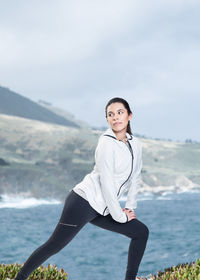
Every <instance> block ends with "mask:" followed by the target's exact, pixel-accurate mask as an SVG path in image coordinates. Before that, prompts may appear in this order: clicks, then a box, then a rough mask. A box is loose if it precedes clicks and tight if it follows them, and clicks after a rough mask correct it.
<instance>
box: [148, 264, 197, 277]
mask: <svg viewBox="0 0 200 280" xmlns="http://www.w3.org/2000/svg"><path fill="white" fill-rule="evenodd" d="M158 279H159V280H200V259H197V261H196V262H191V263H184V264H178V265H177V266H172V267H169V268H166V269H165V270H164V272H162V271H159V272H158V275H157V276H156V275H154V276H153V277H152V280H158Z"/></svg>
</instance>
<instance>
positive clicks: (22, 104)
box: [0, 87, 80, 128]
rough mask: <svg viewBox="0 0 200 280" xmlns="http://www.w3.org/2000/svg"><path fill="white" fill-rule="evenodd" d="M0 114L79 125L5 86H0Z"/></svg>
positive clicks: (65, 124)
mask: <svg viewBox="0 0 200 280" xmlns="http://www.w3.org/2000/svg"><path fill="white" fill-rule="evenodd" d="M0 114H6V115H11V116H18V117H22V118H27V119H32V120H39V121H42V122H47V123H54V124H59V125H64V126H71V127H77V128H79V127H80V125H78V124H77V123H76V122H74V121H71V120H68V119H67V118H66V117H63V116H61V115H58V114H56V113H55V112H52V111H51V110H48V109H47V108H44V107H43V106H40V105H39V104H38V103H36V102H34V101H31V100H30V99H28V98H26V97H24V96H22V95H20V94H18V93H15V92H13V91H11V90H10V89H8V88H5V87H0Z"/></svg>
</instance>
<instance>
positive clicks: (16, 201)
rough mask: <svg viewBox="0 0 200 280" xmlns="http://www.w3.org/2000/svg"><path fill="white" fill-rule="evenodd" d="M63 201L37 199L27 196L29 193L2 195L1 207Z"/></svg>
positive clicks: (20, 206) (31, 205) (24, 206)
mask: <svg viewBox="0 0 200 280" xmlns="http://www.w3.org/2000/svg"><path fill="white" fill-rule="evenodd" d="M60 203H61V201H59V200H56V199H37V198H34V197H27V195H10V194H9V195H8V194H2V195H0V208H18V209H24V208H30V207H36V206H39V205H48V204H60Z"/></svg>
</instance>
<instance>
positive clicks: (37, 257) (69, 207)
mask: <svg viewBox="0 0 200 280" xmlns="http://www.w3.org/2000/svg"><path fill="white" fill-rule="evenodd" d="M97 215H98V213H97V212H96V211H95V210H94V209H93V208H92V207H91V206H90V204H89V203H88V201H87V200H85V199H84V198H82V197H81V196H80V195H78V194H77V193H75V192H74V191H73V190H72V191H71V192H70V193H69V195H68V196H67V198H66V200H65V205H64V208H63V211H62V214H61V217H60V220H59V222H58V224H57V226H56V228H55V230H54V232H53V233H52V235H51V236H50V238H49V239H48V240H47V241H46V242H45V243H44V244H43V245H42V246H40V247H39V248H37V249H36V250H35V251H34V252H33V253H32V254H31V256H30V257H29V258H28V259H27V261H26V262H25V263H24V265H23V267H22V268H21V270H20V272H19V273H18V275H17V277H16V278H15V279H16V280H25V279H27V278H28V276H29V275H30V273H31V272H32V271H33V270H35V269H36V268H37V267H38V266H40V265H41V264H42V263H43V262H44V261H45V260H47V259H48V258H49V257H50V256H52V255H54V254H56V253H57V252H58V251H60V250H61V249H62V248H63V247H65V246H66V245H67V244H68V243H69V242H70V241H71V240H72V239H73V237H74V236H75V235H76V234H77V233H78V232H79V231H80V229H81V228H82V227H83V226H84V225H85V224H86V223H87V222H89V221H91V220H92V219H94V218H95V217H96V216H97Z"/></svg>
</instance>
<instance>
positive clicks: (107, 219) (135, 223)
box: [90, 214, 149, 280]
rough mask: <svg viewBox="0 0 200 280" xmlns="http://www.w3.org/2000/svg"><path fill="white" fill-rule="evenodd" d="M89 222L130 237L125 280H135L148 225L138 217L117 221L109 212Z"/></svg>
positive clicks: (144, 246)
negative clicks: (122, 221) (123, 221)
mask: <svg viewBox="0 0 200 280" xmlns="http://www.w3.org/2000/svg"><path fill="white" fill-rule="evenodd" d="M90 223H91V224H94V225H96V226H98V227H101V228H104V229H107V230H110V231H113V232H118V233H120V234H123V235H125V236H127V237H129V238H131V241H130V245H129V251H128V262H127V268H126V276H125V280H135V278H136V275H137V272H138V269H139V265H140V262H141V260H142V257H143V254H144V251H145V248H146V243H147V240H148V236H149V230H148V227H147V226H146V225H145V224H143V223H142V222H140V221H139V220H138V219H133V220H131V221H129V222H127V223H119V222H117V221H115V220H114V219H113V218H112V216H111V215H110V214H108V215H107V216H102V215H99V216H97V217H96V218H94V219H93V220H92V221H90Z"/></svg>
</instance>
